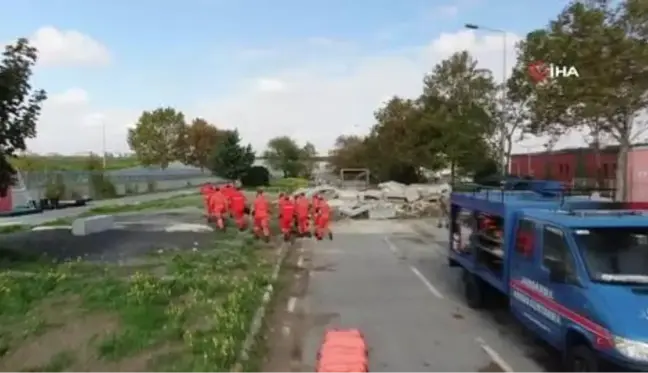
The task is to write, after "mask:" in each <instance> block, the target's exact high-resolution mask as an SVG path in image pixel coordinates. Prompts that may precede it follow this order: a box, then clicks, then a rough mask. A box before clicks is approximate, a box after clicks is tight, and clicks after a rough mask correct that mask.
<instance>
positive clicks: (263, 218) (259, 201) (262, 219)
mask: <svg viewBox="0 0 648 373" xmlns="http://www.w3.org/2000/svg"><path fill="white" fill-rule="evenodd" d="M253 208H254V235H255V236H256V237H259V236H260V235H261V234H263V237H264V238H265V239H266V241H267V240H269V239H270V226H269V224H268V223H269V220H270V212H269V206H268V200H267V199H266V198H265V196H264V195H263V194H259V195H257V197H256V198H255V199H254V206H253Z"/></svg>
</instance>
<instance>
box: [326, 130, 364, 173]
mask: <svg viewBox="0 0 648 373" xmlns="http://www.w3.org/2000/svg"><path fill="white" fill-rule="evenodd" d="M364 142H365V139H364V138H362V137H360V136H355V135H351V136H345V135H341V136H339V137H338V138H337V139H336V140H335V144H334V146H333V149H331V150H330V151H329V157H330V159H329V164H330V165H331V168H332V170H333V171H334V172H335V173H338V172H340V170H341V169H344V168H366V167H369V165H368V162H367V157H366V155H367V148H366V146H365V143H364Z"/></svg>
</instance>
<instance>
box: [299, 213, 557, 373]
mask: <svg viewBox="0 0 648 373" xmlns="http://www.w3.org/2000/svg"><path fill="white" fill-rule="evenodd" d="M334 229H335V239H334V240H333V241H321V242H317V243H313V244H309V245H306V246H307V247H311V249H310V250H308V251H309V252H310V255H308V256H309V257H310V258H309V259H307V263H306V264H305V266H307V267H308V268H309V269H310V271H309V272H310V278H309V285H308V290H307V291H306V292H305V296H304V297H303V298H302V299H298V300H297V301H298V302H300V308H301V309H303V310H304V314H305V317H306V318H309V319H310V320H311V321H312V322H311V323H310V324H309V327H307V328H305V329H304V330H303V331H302V332H301V334H302V335H301V338H300V343H301V346H300V347H301V362H302V371H308V370H310V371H312V369H313V368H314V362H315V361H316V354H317V350H318V348H319V346H320V343H321V338H322V336H323V332H324V330H325V329H326V328H329V327H337V326H341V327H357V328H360V329H361V330H362V331H363V332H364V334H365V338H366V340H367V343H368V344H369V346H370V371H465V372H468V371H471V372H475V371H482V372H484V371H547V370H553V369H555V368H552V367H549V366H548V365H547V364H549V363H547V360H551V359H553V357H552V356H550V355H551V353H550V352H549V351H547V350H546V349H545V348H542V347H541V346H539V345H538V344H537V343H536V342H535V341H534V340H532V339H531V337H530V336H529V335H528V333H525V331H524V330H523V329H522V328H521V326H519V325H518V324H516V322H515V321H514V320H513V318H512V316H510V315H509V314H508V312H507V311H506V310H504V309H500V310H496V311H481V312H480V311H475V310H472V309H469V308H468V307H467V306H466V305H465V302H464V301H463V299H462V289H461V285H460V279H459V275H460V274H459V271H458V270H456V269H453V268H449V267H448V266H447V259H446V257H445V251H444V250H443V247H442V246H441V245H440V244H439V243H436V242H435V240H437V239H439V237H443V235H444V232H443V231H441V230H437V229H436V228H435V227H434V225H433V224H432V223H431V222H422V221H418V222H416V221H407V222H406V221H402V222H395V221H351V222H348V221H346V222H344V223H343V224H339V225H338V226H336V227H335V228H334ZM290 302H292V303H293V304H292V305H290V304H289V306H288V308H290V307H293V308H296V307H295V305H294V303H295V302H296V301H294V300H293V301H290Z"/></svg>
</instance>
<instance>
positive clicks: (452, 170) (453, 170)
mask: <svg viewBox="0 0 648 373" xmlns="http://www.w3.org/2000/svg"><path fill="white" fill-rule="evenodd" d="M456 168H457V167H456V165H455V162H454V161H451V162H450V185H454V184H455V177H456V175H455V174H456Z"/></svg>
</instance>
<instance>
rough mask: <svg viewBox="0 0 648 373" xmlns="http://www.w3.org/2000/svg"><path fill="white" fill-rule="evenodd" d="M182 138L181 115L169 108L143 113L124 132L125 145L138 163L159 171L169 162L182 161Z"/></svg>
mask: <svg viewBox="0 0 648 373" xmlns="http://www.w3.org/2000/svg"><path fill="white" fill-rule="evenodd" d="M186 138H187V125H186V124H185V117H184V114H183V113H182V112H180V111H177V110H175V109H173V108H171V107H165V108H158V109H155V110H153V111H144V112H143V113H142V115H140V117H139V120H138V121H137V123H136V124H135V127H134V128H131V129H129V130H128V145H129V146H130V148H131V150H133V151H134V152H135V155H136V156H137V159H138V160H139V161H140V163H141V164H142V165H145V166H152V165H157V166H160V167H161V168H163V169H165V168H167V167H168V166H169V164H170V163H171V162H173V161H185V157H186V154H187V147H186Z"/></svg>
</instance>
